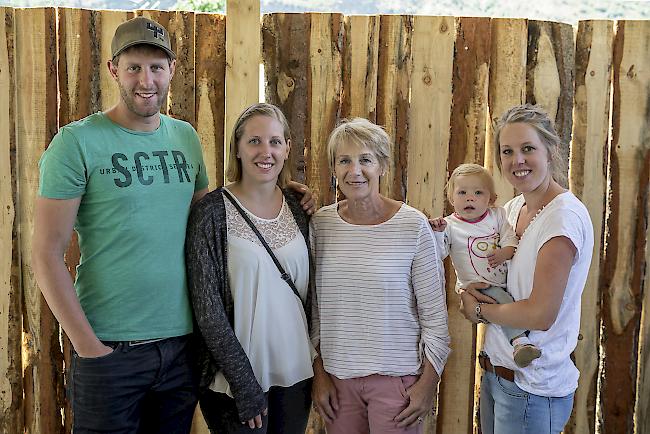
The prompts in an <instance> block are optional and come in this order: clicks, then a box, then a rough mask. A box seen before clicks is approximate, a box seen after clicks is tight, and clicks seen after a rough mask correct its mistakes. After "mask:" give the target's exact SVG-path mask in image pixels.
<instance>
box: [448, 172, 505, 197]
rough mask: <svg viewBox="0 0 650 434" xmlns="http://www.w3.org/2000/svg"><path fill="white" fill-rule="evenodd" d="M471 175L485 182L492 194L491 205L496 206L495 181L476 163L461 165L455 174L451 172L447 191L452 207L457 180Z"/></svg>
mask: <svg viewBox="0 0 650 434" xmlns="http://www.w3.org/2000/svg"><path fill="white" fill-rule="evenodd" d="M471 175H473V176H478V177H479V178H481V179H482V180H483V182H484V183H485V186H486V187H487V189H488V191H489V192H490V205H494V203H495V202H496V200H497V192H496V189H495V188H494V179H493V178H492V175H490V172H488V171H487V169H486V168H485V167H483V166H480V165H478V164H474V163H465V164H461V165H460V166H458V167H456V168H455V169H454V171H453V172H451V176H450V177H449V181H447V186H446V187H445V188H446V190H447V200H448V201H449V203H450V204H452V205H453V203H454V200H453V197H454V189H455V188H456V180H457V179H458V177H459V176H471Z"/></svg>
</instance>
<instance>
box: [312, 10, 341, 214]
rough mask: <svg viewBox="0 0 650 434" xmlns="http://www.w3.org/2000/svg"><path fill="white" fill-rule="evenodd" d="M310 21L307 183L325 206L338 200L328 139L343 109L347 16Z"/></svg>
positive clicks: (317, 16) (315, 16)
mask: <svg viewBox="0 0 650 434" xmlns="http://www.w3.org/2000/svg"><path fill="white" fill-rule="evenodd" d="M310 18H311V32H310V35H309V70H308V76H307V81H308V92H309V93H308V107H307V108H308V112H307V113H308V114H307V117H308V118H309V119H310V121H311V125H310V127H311V128H310V136H309V142H308V143H307V145H306V147H305V155H306V156H305V161H306V163H307V165H306V170H307V172H306V173H307V177H306V182H307V185H309V187H310V188H311V190H312V191H313V192H314V193H315V194H316V197H317V202H318V204H317V205H318V206H321V205H326V204H330V203H332V202H334V200H335V191H334V188H333V186H332V182H331V171H330V169H329V165H328V164H327V138H328V137H329V134H330V133H331V132H332V130H333V129H334V127H335V126H336V121H337V114H338V110H339V102H340V93H341V50H342V33H343V16H342V15H341V14H310Z"/></svg>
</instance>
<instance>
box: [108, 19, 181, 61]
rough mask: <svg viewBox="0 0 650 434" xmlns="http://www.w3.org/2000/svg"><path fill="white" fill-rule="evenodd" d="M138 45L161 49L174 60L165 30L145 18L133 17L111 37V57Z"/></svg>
mask: <svg viewBox="0 0 650 434" xmlns="http://www.w3.org/2000/svg"><path fill="white" fill-rule="evenodd" d="M139 44H147V45H153V46H154V47H159V48H162V49H163V50H165V52H166V53H167V54H168V55H169V57H170V58H171V59H176V54H174V52H173V51H172V47H171V43H170V42H169V34H168V33H167V30H165V28H164V27H163V26H161V25H160V24H158V23H157V22H155V21H153V20H150V19H148V18H145V17H135V18H133V19H130V20H128V21H125V22H123V23H122V24H120V25H119V26H118V28H117V30H115V35H114V36H113V42H111V53H112V56H113V58H115V56H117V55H118V54H120V53H121V52H122V51H124V50H126V49H127V48H129V47H132V46H134V45H139Z"/></svg>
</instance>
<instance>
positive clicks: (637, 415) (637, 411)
mask: <svg viewBox="0 0 650 434" xmlns="http://www.w3.org/2000/svg"><path fill="white" fill-rule="evenodd" d="M646 164H647V163H646ZM645 182H646V183H648V184H646V185H650V179H648V178H646V179H645ZM645 215H646V216H648V215H650V195H646V206H645ZM649 264H650V225H647V227H646V233H645V265H646V270H647V267H648V265H649ZM642 303H643V304H642V311H641V329H640V330H639V370H638V374H637V378H638V380H637V389H636V398H637V399H636V403H635V405H634V433H635V434H642V433H647V432H650V402H649V400H650V273H648V272H647V271H646V273H645V278H644V280H643V300H642Z"/></svg>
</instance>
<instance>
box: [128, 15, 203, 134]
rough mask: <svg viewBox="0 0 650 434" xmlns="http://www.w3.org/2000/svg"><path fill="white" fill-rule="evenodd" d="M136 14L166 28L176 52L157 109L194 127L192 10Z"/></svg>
mask: <svg viewBox="0 0 650 434" xmlns="http://www.w3.org/2000/svg"><path fill="white" fill-rule="evenodd" d="M138 15H142V16H144V17H146V18H149V19H151V20H154V21H156V22H158V23H160V24H161V25H162V26H163V27H164V28H165V29H167V31H168V32H169V39H170V42H171V44H172V50H173V51H174V53H176V72H175V74H174V78H173V80H172V81H171V83H170V86H169V95H168V98H167V107H166V110H165V107H164V106H163V107H162V108H161V111H162V112H164V113H167V114H168V115H170V116H173V117H175V118H176V119H182V120H184V121H187V122H189V123H191V124H192V126H194V127H196V113H195V103H194V55H195V53H194V13H193V12H182V11H175V12H174V11H169V12H166V11H153V10H143V11H138Z"/></svg>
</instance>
